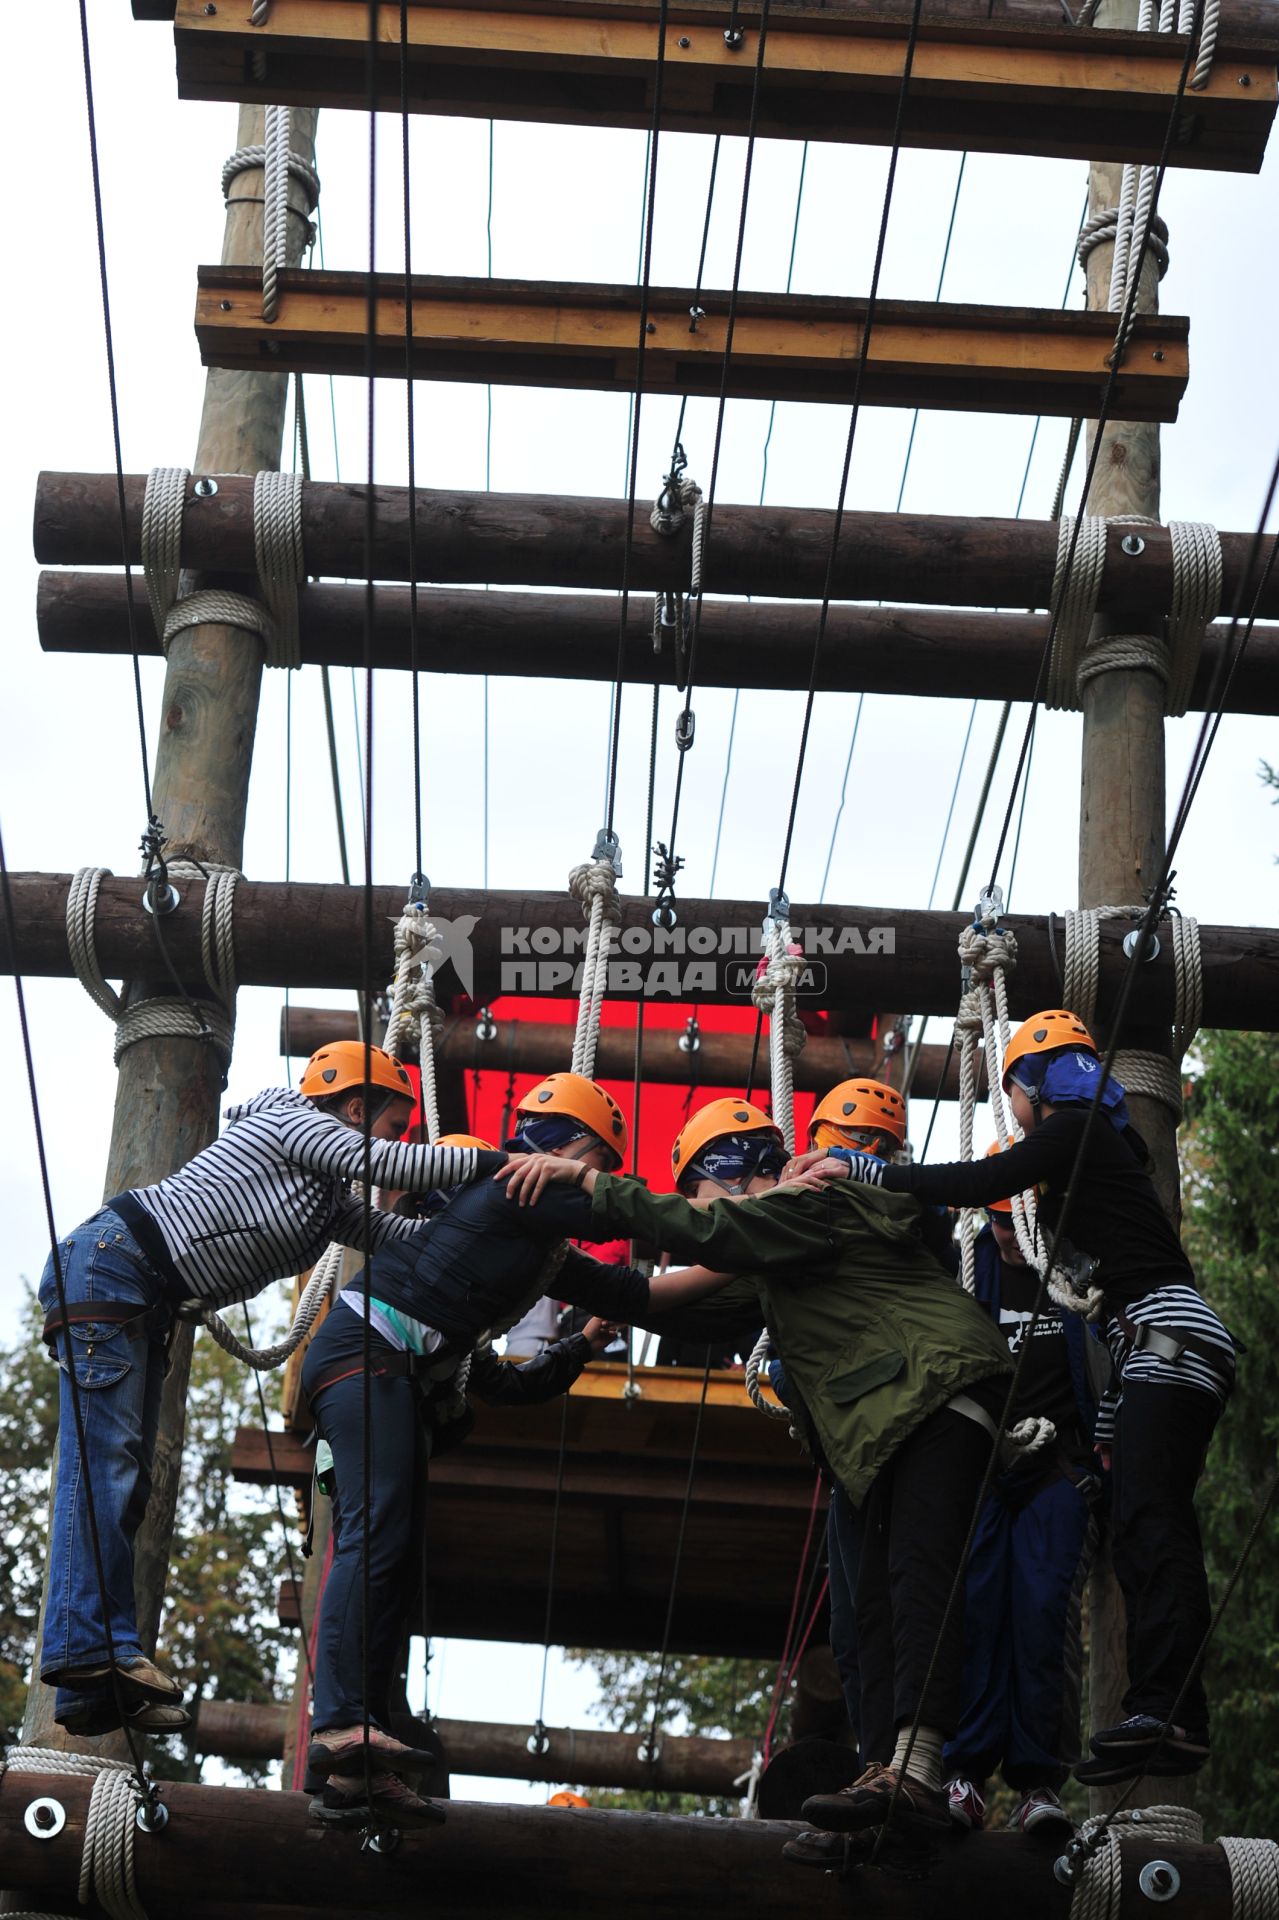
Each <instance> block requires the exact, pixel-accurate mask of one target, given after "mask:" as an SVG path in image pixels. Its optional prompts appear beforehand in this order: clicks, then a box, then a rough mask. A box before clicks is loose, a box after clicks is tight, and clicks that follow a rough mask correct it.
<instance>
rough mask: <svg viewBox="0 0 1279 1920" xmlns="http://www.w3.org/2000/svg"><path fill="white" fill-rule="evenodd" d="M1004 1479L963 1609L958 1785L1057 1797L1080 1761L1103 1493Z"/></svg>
mask: <svg viewBox="0 0 1279 1920" xmlns="http://www.w3.org/2000/svg"><path fill="white" fill-rule="evenodd" d="M1080 1480H1081V1482H1082V1484H1076V1481H1075V1479H1074V1478H1071V1477H1070V1476H1068V1475H1067V1474H1065V1473H1058V1472H1055V1471H1054V1472H1052V1473H1050V1474H1047V1475H1038V1476H1035V1477H1033V1478H1030V1479H1028V1480H1027V1482H1026V1483H1025V1484H1019V1483H1018V1482H1017V1481H1016V1480H1015V1479H1013V1478H1008V1479H1006V1480H1005V1481H1004V1482H1003V1483H1002V1484H1001V1486H1000V1487H999V1488H998V1489H997V1490H996V1491H995V1492H993V1493H992V1494H991V1495H990V1498H989V1499H988V1500H987V1502H986V1505H985V1507H984V1509H983V1510H982V1515H981V1518H980V1520H979V1521H978V1523H977V1533H976V1536H975V1538H974V1540H973V1550H972V1555H971V1557H970V1559H969V1562H968V1579H967V1587H966V1592H965V1605H964V1689H963V1697H964V1706H963V1714H962V1717H961V1721H960V1727H959V1731H958V1733H957V1734H956V1735H955V1738H954V1739H953V1740H951V1741H950V1742H948V1744H947V1746H946V1750H945V1766H946V1770H947V1772H948V1773H952V1774H962V1775H963V1776H964V1778H965V1779H970V1780H976V1781H982V1780H986V1779H988V1778H989V1777H990V1775H991V1774H993V1773H994V1772H995V1770H996V1768H999V1767H1002V1771H1003V1776H1004V1779H1005V1780H1006V1781H1007V1782H1008V1784H1009V1786H1011V1787H1016V1788H1019V1789H1028V1788H1030V1787H1039V1786H1045V1787H1053V1788H1056V1787H1059V1786H1061V1784H1062V1782H1063V1781H1064V1780H1065V1779H1066V1777H1067V1775H1068V1774H1069V1772H1070V1768H1071V1765H1072V1764H1073V1762H1074V1761H1075V1760H1076V1759H1077V1758H1078V1753H1079V1689H1080V1677H1081V1659H1082V1656H1081V1651H1080V1640H1079V1615H1080V1604H1081V1598H1082V1594H1083V1586H1084V1581H1085V1580H1086V1579H1087V1575H1088V1567H1089V1564H1090V1562H1091V1559H1092V1546H1093V1541H1094V1538H1095V1528H1094V1521H1093V1510H1092V1499H1091V1497H1090V1495H1091V1494H1092V1492H1093V1491H1094V1490H1095V1486H1096V1483H1095V1481H1092V1480H1091V1479H1090V1478H1088V1477H1087V1476H1084V1475H1082V1474H1081V1475H1080Z"/></svg>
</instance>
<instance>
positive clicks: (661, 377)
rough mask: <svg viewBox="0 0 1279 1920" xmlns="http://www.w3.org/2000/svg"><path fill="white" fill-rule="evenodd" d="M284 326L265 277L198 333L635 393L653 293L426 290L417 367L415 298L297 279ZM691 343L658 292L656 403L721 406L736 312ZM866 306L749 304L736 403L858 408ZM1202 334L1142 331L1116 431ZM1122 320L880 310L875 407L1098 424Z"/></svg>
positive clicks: (212, 308) (230, 279)
mask: <svg viewBox="0 0 1279 1920" xmlns="http://www.w3.org/2000/svg"><path fill="white" fill-rule="evenodd" d="M279 286H280V302H279V313H278V317H277V318H276V320H275V321H274V322H273V323H271V324H269V325H268V324H267V323H266V322H265V321H264V320H263V318H262V294H261V275H260V274H255V273H253V272H252V271H248V270H246V269H244V268H242V267H223V266H204V267H201V268H200V269H199V288H198V293H197V296H196V314H195V331H196V338H197V340H198V341H199V345H200V352H201V355H202V357H203V359H204V363H205V365H206V366H211V367H226V368H233V369H235V368H238V369H241V370H244V369H248V370H256V371H259V372H260V371H261V370H262V369H263V368H266V367H274V368H277V369H287V370H290V371H297V372H302V373H333V374H336V373H352V374H359V375H362V374H364V373H365V372H367V371H368V361H369V358H370V357H371V358H372V361H373V371H374V372H375V373H376V374H380V375H383V376H388V377H394V378H397V379H403V378H404V377H405V371H406V364H405V363H406V357H408V358H410V359H411V366H412V374H413V378H414V379H417V380H459V381H480V382H483V383H485V384H493V385H499V386H527V387H553V388H560V387H572V388H576V389H582V390H590V391H598V392H604V393H630V392H631V391H632V390H633V388H634V383H635V347H636V339H637V334H638V327H639V299H640V290H639V288H638V287H635V286H604V285H600V284H595V283H588V284H576V283H556V282H550V281H521V280H479V279H451V278H442V277H440V276H437V275H434V274H431V275H426V274H423V275H418V276H416V277H415V279H414V283H413V342H412V353H411V356H406V353H405V337H404V336H405V313H404V285H403V280H402V279H398V278H396V277H395V276H393V275H390V274H385V275H379V276H378V277H377V288H376V293H375V296H374V298H373V301H372V309H373V341H372V354H371V356H370V355H369V354H368V353H367V352H366V339H367V323H368V319H369V307H370V301H369V288H368V284H367V275H365V274H361V273H332V272H329V273H325V272H310V273H308V272H299V271H290V272H288V273H282V274H281V275H280V279H279ZM701 304H702V306H703V307H704V308H705V310H706V318H705V319H704V320H703V321H702V322H701V323H700V325H699V326H698V328H697V330H696V331H692V330H690V328H689V322H688V290H687V288H682V289H670V288H660V287H659V288H654V289H652V290H651V292H650V296H649V316H650V317H649V321H648V339H647V342H646V346H645V362H644V368H645V371H644V383H645V389H646V391H649V392H653V393H661V392H666V393H671V394H705V395H711V396H715V395H717V394H718V393H719V392H720V389H721V380H722V378H723V374H724V348H725V339H726V332H727V313H728V306H729V296H728V294H727V293H716V292H713V291H707V292H704V293H703V294H702V296H701ZM864 316H865V303H864V302H863V301H858V300H845V299H840V298H833V297H830V296H827V295H798V294H743V295H740V296H739V298H738V302H737V317H736V323H735V329H734V334H733V345H732V353H731V355H730V357H729V360H728V368H727V391H728V394H729V396H730V398H741V399H754V400H806V401H815V402H822V403H827V404H831V405H844V406H846V405H848V403H849V402H850V401H851V399H852V392H853V380H854V370H855V367H856V364H857V361H858V358H859V355H860V353H861V345H862V335H863V331H864V325H865V318H864ZM1189 330H1190V323H1189V321H1187V320H1185V319H1177V318H1172V317H1169V316H1167V315H1164V314H1150V315H1141V316H1139V318H1138V319H1137V321H1136V322H1135V324H1134V329H1133V333H1132V337H1131V340H1130V343H1129V346H1128V349H1127V351H1126V354H1125V356H1124V359H1123V361H1122V364H1121V367H1120V370H1119V375H1118V378H1117V379H1116V381H1115V384H1114V388H1113V392H1112V396H1111V409H1110V411H1111V418H1112V419H1116V420H1160V421H1170V420H1175V419H1176V417H1177V409H1178V406H1179V404H1180V401H1181V397H1182V395H1183V393H1184V392H1185V389H1186V383H1187V381H1188V379H1189V356H1188V339H1189ZM1114 340H1115V321H1114V316H1113V315H1112V314H1104V313H1075V312H1069V311H1065V312H1062V311H1056V310H1053V311H1048V310H1044V309H1040V308H1028V307H967V306H957V305H949V304H945V305H938V304H935V303H929V302H916V301H902V300H884V301H880V302H879V303H878V305H877V307H876V317H875V325H874V329H873V331H872V334H871V339H870V346H869V352H868V355H867V361H866V370H865V376H864V379H863V383H862V388H861V394H862V400H863V402H864V403H865V404H866V405H868V406H889V407H892V406H897V407H901V406H909V407H916V406H918V407H940V408H961V409H963V410H965V411H969V412H972V411H976V412H979V413H1024V414H1060V415H1065V416H1067V417H1073V416H1075V415H1083V416H1086V417H1089V418H1092V417H1095V416H1096V415H1097V413H1098V412H1099V410H1100V407H1101V400H1102V394H1103V392H1104V390H1105V388H1106V385H1107V379H1108V374H1109V365H1108V362H1109V358H1110V355H1111V352H1112V349H1113V347H1114Z"/></svg>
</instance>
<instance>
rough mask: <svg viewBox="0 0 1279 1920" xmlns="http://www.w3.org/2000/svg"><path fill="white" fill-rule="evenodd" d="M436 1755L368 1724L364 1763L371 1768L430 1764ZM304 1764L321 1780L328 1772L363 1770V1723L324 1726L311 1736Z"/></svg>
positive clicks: (433, 1763) (358, 1772) (373, 1769)
mask: <svg viewBox="0 0 1279 1920" xmlns="http://www.w3.org/2000/svg"><path fill="white" fill-rule="evenodd" d="M437 1758H438V1756H437V1755H436V1754H434V1753H428V1752H427V1751H426V1749H425V1748H424V1747H406V1746H405V1744H404V1742H403V1741H402V1740H397V1739H396V1738H395V1737H394V1735H392V1734H389V1733H383V1731H382V1729H381V1727H370V1728H369V1743H368V1748H367V1764H368V1767H369V1769H370V1770H371V1771H372V1772H375V1773H376V1772H380V1771H383V1770H385V1769H389V1768H391V1767H409V1768H413V1767H421V1768H428V1767H433V1766H435V1764H436V1761H437ZM306 1762H307V1766H308V1767H309V1768H310V1770H311V1772H312V1773H314V1774H316V1775H318V1777H319V1778H320V1779H321V1780H327V1779H328V1778H329V1776H330V1774H334V1773H341V1774H348V1775H349V1774H363V1772H364V1769H365V1764H366V1749H365V1745H364V1728H363V1727H326V1728H325V1729H324V1731H323V1733H316V1734H313V1735H312V1736H311V1745H310V1747H309V1748H308V1749H307V1756H306Z"/></svg>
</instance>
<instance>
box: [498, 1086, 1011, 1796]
mask: <svg viewBox="0 0 1279 1920" xmlns="http://www.w3.org/2000/svg"><path fill="white" fill-rule="evenodd" d="M736 1114H738V1115H741V1116H743V1117H742V1118H741V1119H737V1118H736V1116H735V1114H734V1112H733V1110H732V1109H731V1107H730V1111H729V1115H728V1119H729V1124H730V1125H737V1126H739V1127H745V1125H746V1120H747V1118H748V1117H749V1109H748V1107H747V1106H746V1103H742V1105H741V1106H740V1107H739V1108H737V1109H736ZM716 1144H717V1145H718V1144H719V1143H718V1142H717V1143H716ZM690 1164H694V1163H693V1162H690ZM868 1164H869V1161H868ZM707 1171H708V1172H709V1173H711V1174H712V1175H716V1170H715V1169H714V1168H708V1169H707ZM564 1181H572V1182H576V1183H580V1185H581V1186H582V1188H583V1189H584V1191H585V1194H587V1195H589V1197H590V1210H589V1218H590V1221H591V1225H592V1228H593V1230H594V1231H596V1232H598V1233H600V1234H603V1233H605V1232H608V1231H610V1230H611V1231H614V1232H617V1231H622V1232H626V1233H630V1234H631V1235H633V1236H635V1237H637V1238H639V1239H641V1240H643V1241H644V1242H645V1243H647V1244H650V1245H653V1246H658V1247H664V1248H667V1249H669V1251H670V1252H671V1254H672V1255H674V1256H675V1257H678V1258H684V1259H689V1260H701V1259H705V1260H707V1261H709V1262H710V1263H711V1264H712V1265H714V1266H715V1267H717V1268H720V1269H722V1270H724V1271H726V1272H730V1273H735V1274H738V1275H740V1276H749V1278H745V1277H743V1278H740V1279H739V1280H737V1281H736V1282H734V1283H732V1284H731V1285H727V1286H725V1287H724V1288H723V1289H722V1291H720V1292H719V1293H718V1294H717V1295H716V1297H715V1298H714V1299H713V1300H707V1301H705V1302H703V1303H702V1304H701V1305H700V1306H696V1305H694V1306H688V1307H685V1308H681V1309H680V1310H679V1311H678V1313H676V1314H674V1315H672V1319H673V1320H674V1321H675V1322H676V1324H677V1326H678V1330H679V1331H681V1332H683V1333H685V1334H686V1335H688V1336H690V1337H695V1336H696V1334H698V1333H700V1334H701V1335H702V1337H703V1338H706V1337H708V1334H710V1335H712V1336H713V1333H714V1330H715V1328H716V1326H717V1325H719V1324H723V1322H724V1321H725V1320H727V1319H729V1318H733V1317H741V1316H742V1315H743V1313H744V1311H745V1310H746V1302H747V1301H748V1300H749V1299H750V1297H751V1296H752V1295H754V1298H755V1301H756V1303H757V1306H756V1310H757V1311H760V1310H762V1316H763V1318H764V1320H765V1323H766V1324H767V1326H768V1327H769V1328H770V1330H771V1332H772V1334H773V1337H774V1340H775V1341H776V1343H777V1346H778V1349H779V1351H780V1353H781V1356H782V1359H783V1362H784V1366H785V1373H786V1385H787V1396H788V1400H789V1403H790V1406H791V1411H792V1414H793V1415H794V1418H795V1424H796V1426H797V1428H798V1429H799V1431H800V1433H801V1435H802V1437H803V1438H804V1440H805V1442H806V1443H807V1444H808V1446H809V1447H810V1448H811V1449H812V1451H813V1452H814V1453H815V1454H816V1455H817V1457H818V1458H819V1459H821V1460H823V1461H824V1462H825V1464H826V1466H827V1467H828V1469H829V1471H830V1473H831V1474H832V1476H833V1477H834V1478H835V1479H836V1480H837V1481H838V1482H839V1484H840V1486H841V1487H842V1489H843V1491H844V1492H845V1494H846V1495H847V1496H848V1499H849V1501H850V1503H851V1505H852V1506H853V1507H854V1508H855V1509H857V1511H858V1513H859V1516H860V1522H861V1532H862V1541H861V1558H860V1565H859V1567H858V1571H857V1586H856V1612H857V1631H858V1635H859V1639H860V1651H861V1658H862V1688H861V1709H862V1735H863V1741H864V1745H863V1761H864V1762H869V1764H868V1765H866V1769H865V1771H864V1772H863V1773H862V1775H861V1776H860V1778H859V1779H858V1780H857V1781H855V1782H854V1784H853V1785H852V1786H851V1787H848V1788H846V1789H844V1790H843V1791H841V1792H838V1793H831V1794H822V1795H817V1796H814V1797H813V1798H811V1799H809V1800H808V1801H807V1802H806V1803H805V1806H804V1814H805V1817H806V1818H807V1819H810V1820H812V1821H813V1823H814V1825H815V1826H820V1827H826V1828H829V1829H831V1830H838V1831H839V1832H845V1831H852V1830H855V1829H862V1828H870V1827H876V1826H880V1825H882V1824H883V1822H884V1820H885V1818H886V1817H887V1815H888V1812H889V1808H890V1805H893V1804H894V1802H895V1803H896V1811H897V1814H898V1815H899V1817H900V1818H901V1819H902V1821H903V1823H904V1824H906V1825H910V1826H913V1827H914V1828H915V1829H916V1831H918V1830H920V1829H922V1830H924V1831H925V1832H929V1831H931V1832H933V1833H938V1832H941V1833H944V1832H947V1831H949V1828H950V1812H949V1804H948V1800H947V1796H946V1794H945V1793H944V1791H943V1790H942V1787H941V1772H940V1765H941V1750H942V1745H943V1743H944V1741H945V1739H946V1737H947V1736H948V1735H950V1734H953V1733H954V1731H955V1729H956V1727H957V1726H958V1722H959V1709H960V1681H961V1673H962V1663H963V1617H962V1614H963V1609H962V1605H960V1606H957V1607H954V1608H952V1609H951V1619H950V1620H949V1622H948V1623H947V1625H946V1628H945V1631H944V1632H943V1631H942V1621H943V1614H944V1612H945V1608H946V1600H947V1595H948V1593H949V1590H950V1587H951V1584H952V1581H953V1578H954V1573H955V1570H956V1569H957V1567H958V1565H959V1558H960V1553H961V1549H962V1546H963V1542H964V1537H965V1534H966V1531H967V1527H968V1522H969V1518H970V1516H971V1514H972V1511H973V1505H974V1502H975V1500H976V1496H977V1489H978V1486H979V1483H980V1480H981V1476H982V1472H983V1469H984V1467H985V1464H986V1460H987V1457H988V1455H989V1452H990V1446H991V1442H992V1438H993V1437H994V1426H995V1419H994V1416H995V1414H996V1413H997V1412H998V1411H999V1409H1000V1408H1001V1406H1002V1402H1003V1398H1004V1393H1005V1388H1006V1381H1007V1375H1008V1372H1009V1367H1010V1362H1009V1357H1008V1348H1007V1345H1006V1343H1005V1342H1004V1341H1003V1340H1002V1339H1001V1338H1000V1336H999V1334H998V1332H997V1331H996V1329H995V1328H994V1327H993V1326H992V1324H991V1322H990V1319H989V1317H988V1316H987V1315H986V1314H985V1313H983V1312H982V1310H981V1308H980V1307H978V1306H977V1305H976V1303H975V1302H974V1301H972V1300H970V1299H969V1298H968V1297H967V1296H966V1295H965V1294H963V1293H962V1292H960V1291H959V1289H957V1288H956V1287H955V1285H954V1283H953V1281H952V1280H951V1279H950V1277H949V1275H948V1274H947V1273H946V1271H945V1269H944V1268H943V1267H942V1266H941V1265H940V1263H939V1262H938V1261H937V1260H936V1259H935V1258H934V1256H933V1255H932V1254H931V1253H930V1252H929V1251H928V1248H927V1247H926V1245H925V1243H924V1239H923V1233H922V1228H921V1210H920V1207H919V1205H918V1203H917V1202H915V1201H912V1200H910V1199H908V1198H905V1197H898V1196H895V1195H887V1194H880V1193H875V1192H874V1191H873V1189H871V1188H868V1187H864V1186H861V1185H859V1184H857V1183H851V1182H850V1183H839V1184H836V1183H835V1182H834V1181H831V1182H827V1183H820V1184H819V1185H817V1186H816V1189H815V1188H814V1186H812V1185H791V1186H785V1185H782V1186H778V1187H775V1188H774V1189H773V1190H772V1191H767V1192H761V1191H756V1192H755V1193H751V1192H750V1191H749V1186H750V1184H751V1183H750V1181H749V1180H748V1179H746V1178H745V1177H744V1169H743V1173H741V1174H738V1175H737V1176H736V1178H735V1179H734V1180H732V1181H731V1182H730V1181H726V1180H725V1176H724V1172H723V1171H722V1170H720V1171H719V1172H718V1174H717V1177H716V1178H715V1179H714V1180H713V1184H712V1185H711V1187H710V1188H709V1189H702V1190H699V1192H698V1194H697V1197H696V1198H695V1199H686V1198H685V1197H684V1196H683V1195H682V1194H663V1195H660V1196H659V1195H655V1194H652V1193H650V1192H649V1191H648V1190H647V1188H646V1187H644V1186H643V1185H642V1184H641V1183H640V1182H639V1181H636V1180H628V1179H625V1178H622V1177H619V1176H617V1175H610V1174H605V1173H601V1172H598V1171H596V1170H594V1169H590V1168H588V1169H585V1170H582V1169H574V1168H568V1167H564V1166H562V1165H560V1164H559V1163H557V1162H556V1161H554V1160H552V1159H548V1158H546V1157H544V1156H535V1157H533V1158H531V1159H528V1160H523V1161H521V1162H520V1163H519V1167H518V1171H517V1172H516V1174H515V1176H514V1177H513V1178H510V1179H507V1178H505V1176H503V1179H502V1182H501V1184H500V1185H498V1186H497V1190H498V1191H500V1192H505V1193H506V1194H507V1196H508V1199H509V1200H510V1201H511V1202H512V1212H515V1213H518V1212H519V1211H521V1210H524V1209H527V1208H528V1207H530V1206H533V1207H536V1206H537V1205H540V1204H544V1203H545V1201H546V1200H547V1199H548V1198H552V1196H553V1195H554V1193H555V1190H556V1187H557V1186H558V1184H559V1183H561V1182H564ZM732 1189H736V1190H732ZM712 1196H716V1197H712ZM934 1647H936V1649H937V1656H936V1663H935V1666H934V1668H933V1672H932V1678H931V1681H927V1675H928V1671H929V1665H930V1662H931V1661H932V1660H933V1653H934ZM926 1681H927V1685H926ZM916 1718H918V1720H919V1725H918V1728H917V1729H916V1730H915V1737H914V1742H913V1746H912V1747H911V1753H910V1759H909V1762H907V1758H906V1754H907V1746H908V1744H910V1733H911V1729H912V1727H913V1726H914V1723H915V1721H916Z"/></svg>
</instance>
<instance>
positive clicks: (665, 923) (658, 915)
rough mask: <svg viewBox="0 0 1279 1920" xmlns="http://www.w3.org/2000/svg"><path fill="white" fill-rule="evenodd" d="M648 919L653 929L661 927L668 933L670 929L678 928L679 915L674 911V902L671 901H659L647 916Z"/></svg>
mask: <svg viewBox="0 0 1279 1920" xmlns="http://www.w3.org/2000/svg"><path fill="white" fill-rule="evenodd" d="M649 919H650V920H651V921H652V923H653V925H654V926H655V927H661V928H662V929H663V930H664V931H665V932H667V933H669V932H670V930H671V928H672V927H674V926H678V924H679V915H678V914H677V913H676V911H675V902H674V901H673V900H659V901H658V903H657V905H656V906H655V907H654V908H653V911H652V913H651V914H650V915H649Z"/></svg>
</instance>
